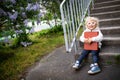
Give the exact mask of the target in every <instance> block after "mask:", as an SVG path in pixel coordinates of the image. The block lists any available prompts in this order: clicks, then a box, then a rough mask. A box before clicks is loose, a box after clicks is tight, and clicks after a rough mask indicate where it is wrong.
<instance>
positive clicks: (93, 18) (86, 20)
mask: <svg viewBox="0 0 120 80" xmlns="http://www.w3.org/2000/svg"><path fill="white" fill-rule="evenodd" d="M89 20H93V21H96V23H97V26H96V27H98V26H99V19H98V18H96V17H90V16H89V17H86V19H85V26H86V25H87V22H88V21H89Z"/></svg>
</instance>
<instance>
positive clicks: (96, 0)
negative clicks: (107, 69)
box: [95, 0, 118, 3]
mask: <svg viewBox="0 0 120 80" xmlns="http://www.w3.org/2000/svg"><path fill="white" fill-rule="evenodd" d="M109 1H118V0H95V3H104V2H109Z"/></svg>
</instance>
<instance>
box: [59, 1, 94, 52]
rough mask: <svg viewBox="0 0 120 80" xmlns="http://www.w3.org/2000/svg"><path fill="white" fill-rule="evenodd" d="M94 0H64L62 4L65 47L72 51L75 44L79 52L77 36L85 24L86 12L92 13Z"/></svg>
mask: <svg viewBox="0 0 120 80" xmlns="http://www.w3.org/2000/svg"><path fill="white" fill-rule="evenodd" d="M93 1H94V0H63V2H62V3H61V5H60V12H61V19H62V26H63V31H64V39H65V47H66V51H67V52H71V51H72V48H73V46H74V48H75V49H74V50H75V52H77V44H76V36H77V34H78V31H79V29H80V27H81V25H82V24H83V21H84V18H85V16H86V14H88V15H89V13H90V10H89V9H90V5H91V4H92V5H93Z"/></svg>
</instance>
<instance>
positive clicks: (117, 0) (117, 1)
mask: <svg viewBox="0 0 120 80" xmlns="http://www.w3.org/2000/svg"><path fill="white" fill-rule="evenodd" d="M104 1H106V0H104ZM111 5H120V0H110V1H106V2H101V3H95V5H94V7H95V8H98V7H103V6H104V7H105V6H111Z"/></svg>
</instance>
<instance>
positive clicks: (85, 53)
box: [78, 49, 100, 64]
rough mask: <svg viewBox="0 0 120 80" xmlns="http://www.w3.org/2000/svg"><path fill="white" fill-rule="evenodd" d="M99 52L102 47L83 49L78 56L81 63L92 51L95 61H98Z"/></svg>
mask: <svg viewBox="0 0 120 80" xmlns="http://www.w3.org/2000/svg"><path fill="white" fill-rule="evenodd" d="M99 52H100V49H98V50H83V51H82V53H81V55H80V56H79V58H78V61H79V63H80V64H81V63H82V61H83V59H84V58H85V57H87V55H88V54H89V53H91V54H92V59H93V63H98V58H99Z"/></svg>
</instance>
